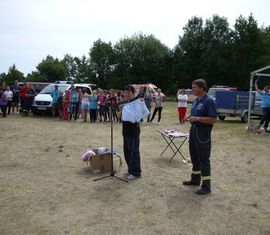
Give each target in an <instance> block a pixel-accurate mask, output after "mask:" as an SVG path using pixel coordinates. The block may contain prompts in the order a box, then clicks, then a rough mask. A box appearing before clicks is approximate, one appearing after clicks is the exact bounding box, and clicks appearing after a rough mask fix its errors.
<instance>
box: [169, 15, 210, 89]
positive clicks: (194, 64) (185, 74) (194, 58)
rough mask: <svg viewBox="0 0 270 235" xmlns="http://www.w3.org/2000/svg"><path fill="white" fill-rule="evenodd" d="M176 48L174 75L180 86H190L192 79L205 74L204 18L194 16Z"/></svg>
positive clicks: (186, 26) (184, 29)
mask: <svg viewBox="0 0 270 235" xmlns="http://www.w3.org/2000/svg"><path fill="white" fill-rule="evenodd" d="M183 31H184V34H183V36H182V37H179V42H178V44H177V45H176V47H175V49H174V77H175V82H176V84H177V86H178V87H190V84H191V81H192V80H194V79H196V78H201V77H204V76H203V75H204V74H203V53H204V51H205V43H204V29H203V20H202V18H201V17H192V18H191V19H190V20H188V23H187V24H186V25H185V26H184V28H183Z"/></svg>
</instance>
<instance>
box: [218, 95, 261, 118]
mask: <svg viewBox="0 0 270 235" xmlns="http://www.w3.org/2000/svg"><path fill="white" fill-rule="evenodd" d="M216 105H217V112H218V117H219V119H220V120H225V118H226V117H240V119H241V121H242V122H243V123H247V121H248V108H249V92H248V91H217V92H216ZM261 115H262V110H261V99H260V97H259V95H258V94H257V93H256V92H252V97H251V116H261Z"/></svg>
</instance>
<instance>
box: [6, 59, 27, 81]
mask: <svg viewBox="0 0 270 235" xmlns="http://www.w3.org/2000/svg"><path fill="white" fill-rule="evenodd" d="M1 77H2V78H1V80H3V81H5V82H6V84H8V85H12V84H13V83H14V81H15V80H18V81H23V80H24V79H25V78H24V75H23V73H22V72H21V71H19V70H18V69H17V68H16V66H15V64H13V65H12V66H10V67H9V69H8V73H7V74H2V76H1Z"/></svg>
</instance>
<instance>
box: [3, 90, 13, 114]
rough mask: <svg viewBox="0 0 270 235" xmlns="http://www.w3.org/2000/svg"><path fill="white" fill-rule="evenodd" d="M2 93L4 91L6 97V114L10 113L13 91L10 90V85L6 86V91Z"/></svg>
mask: <svg viewBox="0 0 270 235" xmlns="http://www.w3.org/2000/svg"><path fill="white" fill-rule="evenodd" d="M4 93H5V96H6V99H7V108H8V111H7V114H10V111H11V106H12V98H13V92H12V91H11V90H10V87H9V86H7V87H6V91H5V92H4Z"/></svg>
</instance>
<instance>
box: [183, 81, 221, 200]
mask: <svg viewBox="0 0 270 235" xmlns="http://www.w3.org/2000/svg"><path fill="white" fill-rule="evenodd" d="M206 90H207V83H206V81H205V80H203V79H197V80H195V81H193V83H192V91H193V93H194V95H195V96H197V99H196V100H195V101H194V102H193V104H192V108H191V114H190V116H189V117H188V118H187V120H188V121H189V122H190V124H191V128H190V137H189V152H190V157H191V162H192V165H193V167H192V174H191V180H190V181H184V182H183V184H184V185H188V186H200V185H201V188H200V190H199V191H197V192H196V193H197V194H198V195H205V194H208V193H210V192H211V165H210V153H211V130H212V127H213V125H214V123H215V122H216V119H217V110H216V105H215V102H214V100H213V99H212V98H211V97H210V96H208V94H207V93H206ZM201 181H202V183H201Z"/></svg>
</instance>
